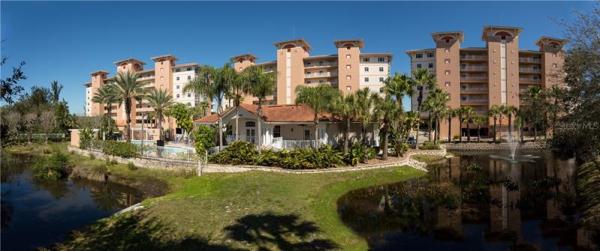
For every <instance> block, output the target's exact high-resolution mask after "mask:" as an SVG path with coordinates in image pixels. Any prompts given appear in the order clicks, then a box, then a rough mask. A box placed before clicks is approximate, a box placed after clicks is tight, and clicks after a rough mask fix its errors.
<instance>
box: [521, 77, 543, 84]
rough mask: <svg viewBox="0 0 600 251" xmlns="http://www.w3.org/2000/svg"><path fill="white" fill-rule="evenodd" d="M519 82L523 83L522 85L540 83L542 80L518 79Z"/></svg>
mask: <svg viewBox="0 0 600 251" xmlns="http://www.w3.org/2000/svg"><path fill="white" fill-rule="evenodd" d="M519 82H523V83H541V82H542V80H541V79H539V78H538V79H536V78H519Z"/></svg>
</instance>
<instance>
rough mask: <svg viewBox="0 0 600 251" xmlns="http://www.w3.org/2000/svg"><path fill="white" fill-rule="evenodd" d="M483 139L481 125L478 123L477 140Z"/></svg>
mask: <svg viewBox="0 0 600 251" xmlns="http://www.w3.org/2000/svg"><path fill="white" fill-rule="evenodd" d="M480 141H481V125H477V142H480Z"/></svg>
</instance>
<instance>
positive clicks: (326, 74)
mask: <svg viewBox="0 0 600 251" xmlns="http://www.w3.org/2000/svg"><path fill="white" fill-rule="evenodd" d="M304 77H305V78H328V77H337V74H336V73H331V72H327V73H313V74H304Z"/></svg>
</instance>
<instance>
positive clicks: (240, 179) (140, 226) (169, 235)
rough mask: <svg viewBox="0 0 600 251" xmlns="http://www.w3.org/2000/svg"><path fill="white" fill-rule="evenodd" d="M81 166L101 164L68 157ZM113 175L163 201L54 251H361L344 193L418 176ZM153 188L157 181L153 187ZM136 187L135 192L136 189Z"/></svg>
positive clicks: (395, 171)
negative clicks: (345, 219)
mask: <svg viewBox="0 0 600 251" xmlns="http://www.w3.org/2000/svg"><path fill="white" fill-rule="evenodd" d="M71 159H72V160H74V162H76V163H77V165H78V166H85V167H86V168H94V166H101V165H106V163H105V161H103V160H98V159H95V160H94V159H90V158H88V157H84V156H76V155H71ZM108 170H109V171H110V172H111V175H115V176H119V177H121V178H122V179H129V180H130V181H131V182H133V183H138V184H140V183H141V184H145V185H146V186H149V187H152V186H154V185H155V184H159V183H161V182H162V183H165V184H168V187H169V189H168V191H169V193H167V194H166V195H164V196H161V197H156V198H152V199H148V200H146V201H144V202H143V205H144V207H145V208H144V209H142V210H139V211H137V212H135V213H127V214H122V215H117V216H113V217H110V218H107V219H103V220H100V221H99V222H98V223H96V224H94V225H92V226H90V227H89V228H88V229H86V230H84V231H82V232H77V233H75V234H74V235H73V236H72V237H71V238H70V239H69V240H68V241H67V242H65V243H62V244H60V245H57V246H56V247H55V248H56V249H59V250H102V249H107V250H115V249H116V250H122V249H127V250H165V249H170V250H207V249H209V250H214V249H217V250H219V249H221V250H240V249H243V250H256V249H259V248H266V249H269V250H326V249H343V250H366V249H367V244H366V242H365V240H364V239H362V238H361V237H359V236H357V235H356V234H354V233H353V232H352V231H351V230H350V229H349V228H347V227H346V226H344V225H343V223H342V222H341V221H340V219H339V217H338V215H337V205H336V202H337V199H338V198H339V197H340V196H342V195H343V194H345V193H347V192H348V191H351V190H354V189H358V188H362V187H368V186H373V185H377V184H385V183H393V182H398V181H402V180H406V179H410V178H414V177H419V176H421V175H423V172H421V171H418V170H415V169H412V168H410V167H397V168H388V169H379V170H370V171H360V172H349V173H324V174H302V175H298V174H283V173H270V172H258V171H257V172H247V173H234V174H209V175H205V176H202V177H197V176H186V175H181V174H176V173H173V172H168V171H158V170H148V169H142V168H138V169H137V170H130V169H128V168H127V166H126V165H119V164H116V165H108ZM157 182H158V183H157ZM138 187H139V186H138Z"/></svg>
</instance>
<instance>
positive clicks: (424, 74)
mask: <svg viewBox="0 0 600 251" xmlns="http://www.w3.org/2000/svg"><path fill="white" fill-rule="evenodd" d="M412 75H413V76H412V78H411V79H410V81H409V83H410V85H411V88H410V92H409V94H410V95H411V96H412V95H413V94H414V92H413V90H414V89H417V91H418V96H417V113H418V114H419V120H420V118H421V105H422V103H423V90H424V89H427V90H433V89H434V88H435V85H436V80H435V76H434V75H433V74H432V73H431V72H429V70H427V69H422V68H419V69H417V70H416V71H414V72H413V73H412ZM419 124H420V123H419ZM415 141H416V148H419V147H418V145H419V129H418V127H417V136H416V137H415Z"/></svg>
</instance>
